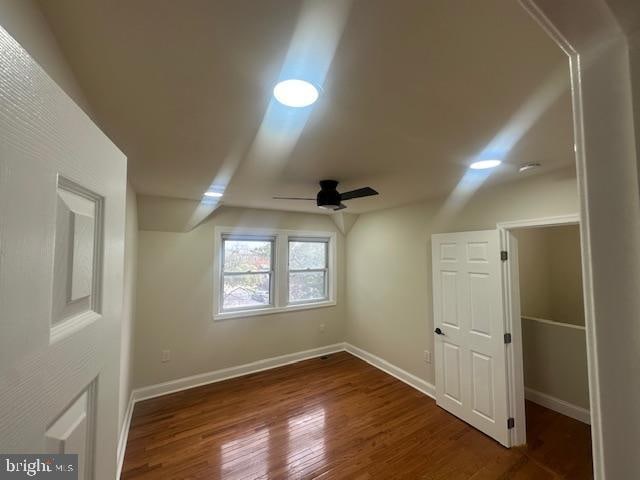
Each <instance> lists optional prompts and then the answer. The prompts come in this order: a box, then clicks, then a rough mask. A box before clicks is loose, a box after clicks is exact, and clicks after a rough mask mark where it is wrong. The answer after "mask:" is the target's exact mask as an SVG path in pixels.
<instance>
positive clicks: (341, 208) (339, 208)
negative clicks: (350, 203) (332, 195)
mask: <svg viewBox="0 0 640 480" xmlns="http://www.w3.org/2000/svg"><path fill="white" fill-rule="evenodd" d="M345 208H347V206H346V205H345V204H344V203H341V204H340V205H339V206H338V208H336V209H335V210H334V212H337V211H338V210H344V209H345Z"/></svg>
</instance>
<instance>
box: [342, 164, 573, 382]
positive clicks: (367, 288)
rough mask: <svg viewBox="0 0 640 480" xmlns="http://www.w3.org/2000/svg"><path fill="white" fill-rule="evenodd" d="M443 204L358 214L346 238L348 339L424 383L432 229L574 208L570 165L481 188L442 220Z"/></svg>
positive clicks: (490, 224) (477, 226) (486, 224)
mask: <svg viewBox="0 0 640 480" xmlns="http://www.w3.org/2000/svg"><path fill="white" fill-rule="evenodd" d="M442 207H443V200H442V199H441V200H438V201H427V202H422V203H416V204H412V205H407V206H404V207H399V208H393V209H389V210H383V211H378V212H373V213H368V214H364V215H361V216H360V217H359V218H358V221H357V222H356V224H355V225H354V226H353V228H352V229H351V232H350V233H349V235H348V236H347V290H346V293H347V341H348V342H350V343H352V344H354V345H355V346H357V347H360V348H362V349H364V350H367V351H368V352H370V353H373V354H374V355H377V356H379V357H381V358H383V359H385V360H387V361H388V362H391V363H392V364H394V365H396V366H398V367H400V368H403V369H404V370H407V371H408V372H410V373H412V374H414V375H417V376H418V377H420V378H422V379H424V380H426V381H428V382H431V383H433V382H434V379H435V377H434V369H433V364H430V365H427V364H426V363H425V362H424V350H429V351H431V352H433V305H432V290H431V254H430V252H431V235H432V234H433V233H443V232H455V231H465V230H482V229H494V228H496V223H497V222H501V221H511V220H523V219H529V218H538V217H543V216H550V215H564V214H575V213H577V212H578V210H579V207H578V195H577V189H576V179H575V176H574V172H573V170H561V171H557V172H554V173H551V174H547V175H540V176H536V177H530V178H527V179H526V180H521V181H518V182H513V183H510V184H506V185H500V186H496V187H492V188H486V189H481V190H479V191H478V192H477V193H476V194H475V195H474V196H473V199H472V201H471V202H469V203H468V204H467V205H466V207H464V208H463V209H462V210H461V211H459V212H458V213H457V214H456V215H455V216H453V217H450V218H448V219H445V220H442V219H441V217H440V216H439V215H438V214H439V213H440V212H441V211H442ZM436 221H437V222H438V226H434V222H436Z"/></svg>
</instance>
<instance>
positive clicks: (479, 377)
mask: <svg viewBox="0 0 640 480" xmlns="http://www.w3.org/2000/svg"><path fill="white" fill-rule="evenodd" d="M432 258H433V300H434V302H433V303H434V329H435V333H434V339H435V370H436V401H437V404H438V405H439V406H441V407H442V408H444V409H446V410H448V411H450V412H451V413H453V414H454V415H456V416H458V417H460V418H461V419H462V420H464V421H466V422H467V423H469V424H471V425H472V426H474V427H476V428H477V429H479V430H481V431H482V432H484V433H486V434H487V435H489V436H491V437H493V438H495V439H496V440H497V441H499V442H500V443H502V444H503V445H506V446H509V434H508V428H507V418H508V398H507V372H506V348H505V344H504V333H505V332H504V325H505V322H504V318H505V317H504V311H503V303H502V296H503V295H502V269H501V260H500V237H499V232H498V231H497V230H488V231H479V232H463V233H449V234H439V235H433V236H432Z"/></svg>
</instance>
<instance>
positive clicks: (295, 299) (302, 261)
mask: <svg viewBox="0 0 640 480" xmlns="http://www.w3.org/2000/svg"><path fill="white" fill-rule="evenodd" d="M328 247H329V240H328V239H305V238H289V303H305V302H317V301H319V300H326V299H327V290H328V289H327V286H328V285H327V281H328V273H329V264H328V249H329V248H328Z"/></svg>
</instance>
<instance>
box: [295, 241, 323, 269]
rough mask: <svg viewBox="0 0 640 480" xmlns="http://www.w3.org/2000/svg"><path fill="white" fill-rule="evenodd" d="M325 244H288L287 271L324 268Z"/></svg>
mask: <svg viewBox="0 0 640 480" xmlns="http://www.w3.org/2000/svg"><path fill="white" fill-rule="evenodd" d="M326 256H327V244H326V242H294V241H291V242H289V270H306V269H307V268H312V269H313V268H325V267H326V266H327V258H326Z"/></svg>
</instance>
